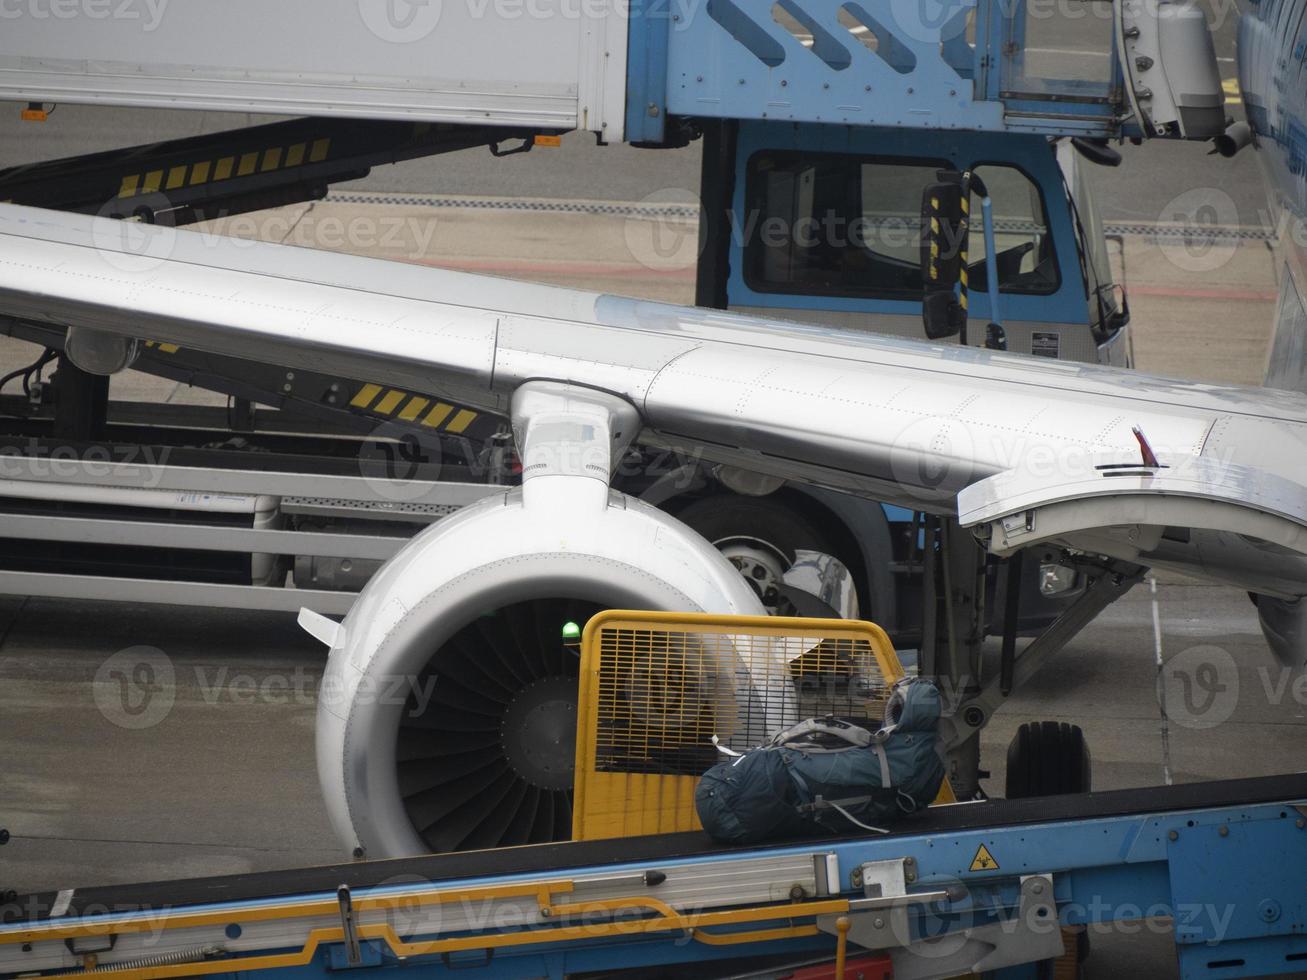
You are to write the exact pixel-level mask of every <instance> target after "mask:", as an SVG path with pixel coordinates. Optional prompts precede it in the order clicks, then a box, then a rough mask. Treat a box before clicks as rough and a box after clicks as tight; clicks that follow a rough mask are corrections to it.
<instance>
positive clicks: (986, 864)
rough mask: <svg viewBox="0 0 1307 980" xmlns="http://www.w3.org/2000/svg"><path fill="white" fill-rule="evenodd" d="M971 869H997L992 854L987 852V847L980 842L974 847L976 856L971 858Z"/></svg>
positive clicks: (996, 863)
mask: <svg viewBox="0 0 1307 980" xmlns="http://www.w3.org/2000/svg"><path fill="white" fill-rule="evenodd" d="M971 870H972V871H997V870H998V862H997V861H995V860H994V855H992V854H990V853H989V848H988V847H986V846H985V845H984V844H981V845H980V846H979V847H977V848H976V856H975V857H973V858H972V859H971Z"/></svg>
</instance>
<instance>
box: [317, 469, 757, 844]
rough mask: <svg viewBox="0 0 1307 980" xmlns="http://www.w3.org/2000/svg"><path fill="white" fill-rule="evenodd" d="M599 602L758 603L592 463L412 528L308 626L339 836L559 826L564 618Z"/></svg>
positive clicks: (571, 698) (723, 567)
mask: <svg viewBox="0 0 1307 980" xmlns="http://www.w3.org/2000/svg"><path fill="white" fill-rule="evenodd" d="M603 608H635V609H659V610H684V611H704V612H715V613H737V614H749V615H762V614H763V613H764V610H763V607H762V605H761V603H760V601H759V600H758V598H757V597H756V595H755V594H754V592H753V590H752V589H751V588H750V587H749V585H748V583H746V582H745V581H744V579H743V578H741V576H740V574H739V573H738V571H737V570H736V569H735V568H734V567H733V566H732V565H731V564H730V563H729V562H728V561H727V560H726V559H725V558H724V557H723V556H722V555H721V554H720V553H719V552H718V551H717V550H716V549H715V548H714V547H712V545H710V544H709V543H708V542H707V541H705V540H704V539H703V538H701V537H700V536H699V535H697V534H696V533H694V532H693V531H691V530H690V529H689V528H687V527H686V526H685V525H683V524H681V523H680V522H679V521H677V520H675V519H674V518H672V517H670V516H668V515H667V514H665V513H663V512H662V511H660V510H657V509H655V508H653V507H651V506H649V505H647V504H644V503H643V502H641V501H639V500H637V499H634V498H632V497H628V496H626V495H624V494H620V493H617V492H616V491H612V490H610V489H609V488H608V486H607V484H606V482H605V481H604V480H602V479H593V478H588V477H586V476H580V475H557V476H548V475H546V476H539V477H537V478H535V479H532V480H530V482H528V483H527V484H526V486H525V487H524V488H523V489H520V490H513V491H509V492H506V493H505V494H503V495H502V496H495V497H491V498H487V499H486V500H483V501H481V502H479V503H477V504H475V505H473V506H471V507H468V508H466V509H464V510H462V511H459V512H458V513H456V514H453V515H451V516H449V517H447V518H445V519H444V520H442V521H440V522H439V523H437V524H435V525H433V526H432V527H431V528H429V529H427V530H426V531H424V532H423V533H421V534H419V535H418V536H417V537H415V538H414V539H413V541H412V542H411V543H410V544H409V545H407V546H406V547H405V548H404V549H403V550H402V551H401V552H400V553H399V554H398V555H396V556H395V557H394V558H393V559H392V560H391V561H389V562H388V563H387V564H386V565H385V566H384V567H383V568H382V569H381V571H380V572H378V573H377V574H376V575H375V576H374V577H373V578H372V580H371V581H370V582H369V583H368V585H367V587H366V588H365V589H364V590H363V592H362V594H361V595H360V597H359V599H358V601H357V602H356V603H355V605H354V607H353V609H352V610H351V611H350V613H349V615H348V616H347V617H346V619H345V621H344V622H343V623H342V624H341V625H340V627H339V628H338V629H335V630H332V629H331V627H330V626H326V627H325V628H322V629H319V630H317V631H316V632H318V633H319V635H320V636H322V637H323V638H324V639H326V640H328V641H329V642H330V645H331V654H330V658H329V660H328V663H327V669H326V673H325V675H324V678H323V686H322V694H321V699H320V701H319V708H318V720H317V754H318V774H319V778H320V780H321V783H322V788H323V793H324V796H325V797H326V802H327V807H328V810H329V811H330V815H331V820H332V823H333V825H334V827H335V829H336V832H337V833H338V835H339V836H340V838H341V840H342V841H343V842H345V844H346V845H347V846H348V847H349V848H351V849H357V848H361V849H362V852H363V853H365V854H367V856H368V857H372V858H385V857H400V856H405V855H411V854H418V853H426V852H431V851H446V850H456V849H468V848H477V847H495V846H504V845H511V844H525V843H534V842H540V841H548V840H555V839H566V838H567V837H569V836H570V832H571V796H570V794H571V777H572V768H573V758H574V751H575V749H574V746H575V731H576V686H577V682H576V677H577V669H578V666H579V660H578V654H577V651H576V649H575V648H574V647H569V646H568V645H566V644H565V643H564V639H563V626H564V624H566V623H568V622H569V621H570V622H575V623H577V624H578V625H584V622H585V621H586V619H588V618H589V616H590V615H591V614H593V613H594V612H596V611H598V610H600V609H603ZM319 626H320V627H321V626H322V624H321V623H320V624H319Z"/></svg>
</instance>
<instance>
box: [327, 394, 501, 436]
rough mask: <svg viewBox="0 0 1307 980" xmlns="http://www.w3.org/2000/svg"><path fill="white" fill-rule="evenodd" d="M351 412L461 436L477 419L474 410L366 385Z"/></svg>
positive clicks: (351, 401) (355, 397)
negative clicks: (357, 411)
mask: <svg viewBox="0 0 1307 980" xmlns="http://www.w3.org/2000/svg"><path fill="white" fill-rule="evenodd" d="M349 404H350V408H354V409H357V410H359V411H361V412H366V413H367V414H368V415H379V416H382V417H383V418H391V419H397V420H398V421H401V422H412V423H414V424H416V425H420V426H425V427H426V428H428V429H437V430H439V431H441V432H448V433H450V434H452V435H460V434H461V433H463V432H465V431H467V427H468V426H469V425H471V424H472V423H473V422H475V421H476V419H477V413H476V412H474V411H473V410H472V409H470V408H463V407H461V406H459V405H451V404H449V403H448V402H442V401H440V400H438V399H433V398H428V397H425V396H423V395H415V394H413V393H412V392H410V391H404V390H402V389H400V388H388V387H386V386H385V385H378V384H365V385H363V386H362V387H361V388H359V390H358V391H357V392H355V394H354V397H353V398H351V399H350V402H349Z"/></svg>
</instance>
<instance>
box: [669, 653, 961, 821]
mask: <svg viewBox="0 0 1307 980" xmlns="http://www.w3.org/2000/svg"><path fill="white" fill-rule="evenodd" d="M939 717H940V696H939V691H938V689H937V688H936V687H935V685H934V684H932V683H931V682H930V681H928V680H924V679H921V678H905V679H904V680H902V681H899V683H898V684H896V685H895V687H894V690H893V692H892V693H891V695H890V698H889V702H888V703H887V705H886V708H885V721H884V725H883V726H882V727H881V728H880V729H879V730H878V731H875V732H872V731H869V730H868V729H866V728H863V727H860V726H858V725H854V724H851V723H849V722H847V721H842V720H841V719H839V718H835V717H833V716H827V717H825V718H813V719H808V720H807V721H802V722H799V723H798V724H797V725H793V726H791V727H790V728H787V729H785V730H784V731H782V732H779V733H777V734H776V735H774V736H773V737H772V738H771V739H769V740H768V741H767V742H766V743H765V744H763V745H762V746H760V747H759V748H756V749H752V750H750V751H748V752H746V753H744V754H742V755H735V756H733V757H732V758H729V759H727V760H725V761H723V762H721V763H719V764H718V765H716V766H714V767H713V768H711V769H709V770H708V772H706V773H705V774H704V776H703V778H702V779H701V780H700V781H699V785H698V787H697V789H696V790H695V807H696V809H697V810H698V813H699V820H700V821H701V822H702V823H703V827H704V830H706V831H707V832H708V834H709V835H710V836H712V837H713V839H715V840H718V841H721V842H723V843H728V844H749V843H757V842H761V841H772V840H784V839H786V838H795V837H810V836H812V835H814V834H830V833H848V832H849V831H850V830H856V829H858V828H862V829H866V830H882V829H883V828H882V826H881V825H883V824H888V823H892V822H893V821H894V820H896V819H898V818H899V817H901V816H903V815H905V814H909V813H913V812H915V811H916V810H919V809H921V808H922V807H925V806H929V805H930V803H931V801H933V800H934V799H935V796H936V794H937V793H938V792H939V788H940V784H941V782H942V781H943V779H944V764H943V761H942V760H941V759H940V757H939V754H938V753H937V752H936V748H935V740H936V732H937V729H938V726H939Z"/></svg>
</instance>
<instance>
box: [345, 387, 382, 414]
mask: <svg viewBox="0 0 1307 980" xmlns="http://www.w3.org/2000/svg"><path fill="white" fill-rule="evenodd" d="M379 394H381V385H364V386H363V387H362V388H360V389H359V391H358V394H357V395H355V396H354V397H353V398H352V399H350V404H351V405H353V406H354V407H355V408H367V407H368V406H369V405H371V404H372V399H374V398H376V397H377V396H378V395H379Z"/></svg>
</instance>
